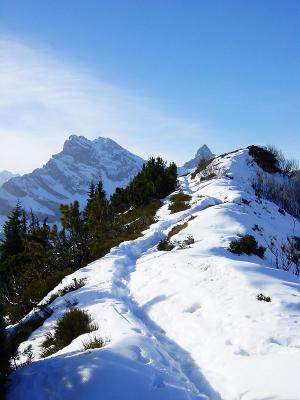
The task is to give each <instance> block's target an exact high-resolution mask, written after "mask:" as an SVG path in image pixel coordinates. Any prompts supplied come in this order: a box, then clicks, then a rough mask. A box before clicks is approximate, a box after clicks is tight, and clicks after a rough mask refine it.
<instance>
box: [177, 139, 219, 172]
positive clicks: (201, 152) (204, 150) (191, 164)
mask: <svg viewBox="0 0 300 400" xmlns="http://www.w3.org/2000/svg"><path fill="white" fill-rule="evenodd" d="M213 157H214V154H213V153H212V152H211V150H210V149H209V147H208V146H207V145H206V144H204V145H203V146H201V147H200V148H199V149H198V150H197V152H196V155H195V157H194V158H193V159H192V160H190V161H187V162H186V163H185V164H184V165H183V167H182V168H184V169H188V170H189V169H193V168H196V167H197V166H198V164H199V162H200V161H201V160H209V159H211V158H213Z"/></svg>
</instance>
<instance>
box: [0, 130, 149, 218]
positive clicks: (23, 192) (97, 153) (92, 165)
mask: <svg viewBox="0 0 300 400" xmlns="http://www.w3.org/2000/svg"><path fill="white" fill-rule="evenodd" d="M143 163H144V160H143V159H142V158H141V157H138V156H136V155H134V154H132V153H130V152H129V151H128V150H125V149H124V148H123V147H121V146H120V145H118V144H117V143H116V142H114V141H113V140H111V139H108V138H103V137H99V138H98V139H95V140H88V139H86V138H85V137H83V136H76V135H72V136H70V137H69V139H68V140H67V141H66V142H65V143H64V147H63V150H62V151H61V152H60V153H58V154H56V155H54V156H52V157H51V159H50V160H49V161H48V162H47V164H46V165H44V166H43V167H42V168H38V169H36V170H34V171H33V172H32V173H30V174H26V175H23V176H20V177H16V178H13V179H10V180H9V181H8V182H5V183H4V184H3V185H2V187H1V188H0V224H1V222H3V220H4V219H5V218H6V216H7V215H8V213H9V212H10V210H11V209H12V208H13V207H14V206H15V205H16V203H17V202H18V201H20V202H21V203H22V205H23V207H24V208H25V209H26V210H30V209H32V210H33V211H34V212H35V213H36V214H37V215H38V216H39V217H40V218H44V217H45V216H48V220H49V222H55V221H57V220H58V217H59V205H60V204H61V203H69V202H71V201H74V200H75V199H76V200H78V201H79V202H80V204H84V203H85V201H86V198H87V192H88V189H89V186H90V184H91V182H95V183H97V182H98V181H99V180H100V179H101V180H102V182H103V185H104V188H105V190H106V192H107V194H108V195H110V194H111V193H113V192H114V190H115V188H116V187H124V186H126V185H127V184H128V183H129V181H130V180H131V178H132V177H133V176H135V175H136V174H137V173H138V172H139V171H140V169H141V167H142V165H143ZM1 219H2V221H1Z"/></svg>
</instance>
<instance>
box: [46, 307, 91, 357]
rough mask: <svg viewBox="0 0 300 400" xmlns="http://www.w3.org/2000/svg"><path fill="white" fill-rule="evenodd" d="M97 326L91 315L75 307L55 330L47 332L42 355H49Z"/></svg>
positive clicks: (60, 321)
mask: <svg viewBox="0 0 300 400" xmlns="http://www.w3.org/2000/svg"><path fill="white" fill-rule="evenodd" d="M96 329H97V326H96V325H95V324H94V323H92V318H91V316H90V315H89V314H88V313H87V312H86V311H82V310H80V309H78V308H73V309H71V310H69V311H67V312H65V314H64V315H63V316H62V317H61V318H60V319H59V320H58V321H57V323H56V325H55V327H54V332H53V333H50V332H47V334H46V338H45V340H44V342H43V343H42V349H43V351H42V353H41V356H42V357H47V356H49V355H51V354H54V353H56V352H57V351H58V350H60V349H63V348H64V347H66V346H68V345H69V344H70V343H71V342H72V341H73V340H74V339H76V338H77V337H78V336H80V335H83V334H84V333H88V332H92V331H94V330H96Z"/></svg>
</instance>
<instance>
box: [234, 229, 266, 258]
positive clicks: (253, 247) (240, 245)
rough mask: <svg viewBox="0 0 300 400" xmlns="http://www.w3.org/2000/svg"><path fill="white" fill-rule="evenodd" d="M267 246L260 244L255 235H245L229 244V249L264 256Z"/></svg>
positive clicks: (236, 252) (237, 252)
mask: <svg viewBox="0 0 300 400" xmlns="http://www.w3.org/2000/svg"><path fill="white" fill-rule="evenodd" d="M265 250H266V249H265V248H264V247H262V246H258V243H257V241H256V239H255V237H254V236H252V235H244V236H242V237H241V238H240V239H237V240H233V241H232V242H231V243H230V245H229V251H231V253H235V254H239V255H240V254H243V253H245V254H248V255H250V254H255V255H257V256H258V257H260V258H263V257H264V254H265Z"/></svg>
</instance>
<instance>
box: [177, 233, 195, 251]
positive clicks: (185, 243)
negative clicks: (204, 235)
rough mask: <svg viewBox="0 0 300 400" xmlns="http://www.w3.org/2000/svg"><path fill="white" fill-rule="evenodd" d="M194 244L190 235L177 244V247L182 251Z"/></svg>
mask: <svg viewBox="0 0 300 400" xmlns="http://www.w3.org/2000/svg"><path fill="white" fill-rule="evenodd" d="M193 243H195V239H194V238H193V236H192V235H188V237H187V238H185V239H184V240H182V241H181V242H178V247H179V249H180V250H184V249H187V248H189V247H190V245H191V244H193Z"/></svg>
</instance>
